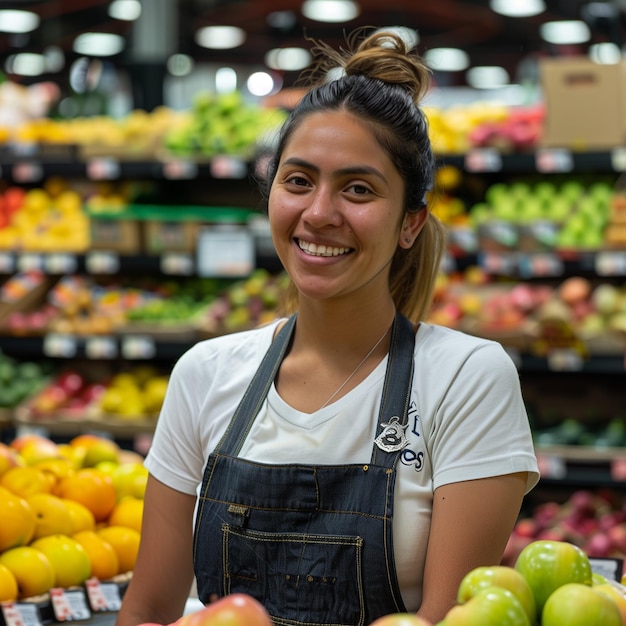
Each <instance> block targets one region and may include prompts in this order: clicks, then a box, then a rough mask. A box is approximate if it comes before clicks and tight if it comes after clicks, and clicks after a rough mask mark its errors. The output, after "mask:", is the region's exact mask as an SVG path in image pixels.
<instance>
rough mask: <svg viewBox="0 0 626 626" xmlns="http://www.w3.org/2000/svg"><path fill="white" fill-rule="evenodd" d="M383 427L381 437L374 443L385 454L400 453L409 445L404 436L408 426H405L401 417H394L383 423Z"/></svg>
mask: <svg viewBox="0 0 626 626" xmlns="http://www.w3.org/2000/svg"><path fill="white" fill-rule="evenodd" d="M382 426H383V427H384V428H383V430H382V432H381V433H380V435H378V437H376V439H374V443H375V444H376V445H377V446H378V447H379V448H380V449H381V450H383V452H398V451H400V450H402V448H406V446H408V445H409V440H408V439H407V438H406V435H405V434H404V430H405V428H406V427H407V426H408V424H405V425H404V426H403V425H402V424H401V423H400V418H399V417H396V416H394V417H392V418H391V419H390V420H389V421H388V422H383V423H382Z"/></svg>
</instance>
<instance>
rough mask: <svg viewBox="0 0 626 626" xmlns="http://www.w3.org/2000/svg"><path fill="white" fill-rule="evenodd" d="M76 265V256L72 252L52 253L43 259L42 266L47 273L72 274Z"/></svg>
mask: <svg viewBox="0 0 626 626" xmlns="http://www.w3.org/2000/svg"><path fill="white" fill-rule="evenodd" d="M77 266H78V264H77V262H76V256H74V255H73V254H63V253H53V254H49V255H48V256H46V258H45V260H44V268H45V271H46V273H48V274H74V273H76V269H77Z"/></svg>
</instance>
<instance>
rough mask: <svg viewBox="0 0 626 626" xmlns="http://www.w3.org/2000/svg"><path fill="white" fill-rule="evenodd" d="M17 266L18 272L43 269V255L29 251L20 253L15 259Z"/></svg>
mask: <svg viewBox="0 0 626 626" xmlns="http://www.w3.org/2000/svg"><path fill="white" fill-rule="evenodd" d="M17 268H18V270H19V271H20V272H31V271H32V270H43V257H42V256H41V254H32V253H30V252H26V253H24V254H20V256H19V257H18V260H17Z"/></svg>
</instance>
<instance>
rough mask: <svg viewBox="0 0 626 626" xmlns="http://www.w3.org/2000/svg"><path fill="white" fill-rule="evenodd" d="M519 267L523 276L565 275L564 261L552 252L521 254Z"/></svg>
mask: <svg viewBox="0 0 626 626" xmlns="http://www.w3.org/2000/svg"><path fill="white" fill-rule="evenodd" d="M518 267H519V273H520V276H522V277H523V278H532V277H541V276H562V275H563V261H562V260H561V259H560V258H559V257H558V256H557V255H556V254H552V253H550V252H546V253H541V252H539V253H534V254H524V255H520V256H519V257H518Z"/></svg>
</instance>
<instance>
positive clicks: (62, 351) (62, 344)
mask: <svg viewBox="0 0 626 626" xmlns="http://www.w3.org/2000/svg"><path fill="white" fill-rule="evenodd" d="M77 348H78V346H77V341H76V337H74V336H73V335H63V334H61V333H49V334H48V335H46V336H45V337H44V338H43V353H44V354H45V355H46V356H49V357H61V358H63V359H71V358H72V357H75V356H76V352H77Z"/></svg>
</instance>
